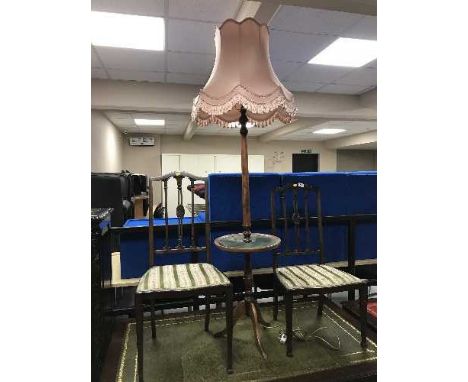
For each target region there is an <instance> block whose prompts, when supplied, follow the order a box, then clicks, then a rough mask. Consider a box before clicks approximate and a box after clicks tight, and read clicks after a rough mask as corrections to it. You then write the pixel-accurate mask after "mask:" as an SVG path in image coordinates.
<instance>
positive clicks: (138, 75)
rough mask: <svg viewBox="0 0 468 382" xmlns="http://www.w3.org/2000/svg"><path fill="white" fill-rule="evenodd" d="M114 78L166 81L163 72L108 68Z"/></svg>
mask: <svg viewBox="0 0 468 382" xmlns="http://www.w3.org/2000/svg"><path fill="white" fill-rule="evenodd" d="M107 71H108V72H109V75H110V78H111V79H112V80H124V81H148V82H164V73H163V72H142V71H137V70H121V69H107Z"/></svg>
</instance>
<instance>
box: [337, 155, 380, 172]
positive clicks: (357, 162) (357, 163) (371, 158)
mask: <svg viewBox="0 0 468 382" xmlns="http://www.w3.org/2000/svg"><path fill="white" fill-rule="evenodd" d="M336 153H337V170H338V171H357V170H377V150H337V152H336Z"/></svg>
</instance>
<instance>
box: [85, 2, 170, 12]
mask: <svg viewBox="0 0 468 382" xmlns="http://www.w3.org/2000/svg"><path fill="white" fill-rule="evenodd" d="M91 9H92V10H93V11H101V12H114V13H127V14H131V15H140V16H164V0H137V1H129V0H92V1H91Z"/></svg>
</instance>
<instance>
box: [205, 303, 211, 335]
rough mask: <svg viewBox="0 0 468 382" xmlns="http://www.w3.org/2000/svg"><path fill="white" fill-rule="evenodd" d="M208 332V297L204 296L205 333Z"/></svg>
mask: <svg viewBox="0 0 468 382" xmlns="http://www.w3.org/2000/svg"><path fill="white" fill-rule="evenodd" d="M208 330H210V295H209V294H207V295H206V296H205V332H207V331H208Z"/></svg>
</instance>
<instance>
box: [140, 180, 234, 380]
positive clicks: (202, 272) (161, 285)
mask: <svg viewBox="0 0 468 382" xmlns="http://www.w3.org/2000/svg"><path fill="white" fill-rule="evenodd" d="M172 178H174V179H175V180H176V183H177V197H178V205H177V208H176V212H177V225H176V226H169V218H168V215H167V211H168V208H167V192H168V187H167V183H168V181H169V180H170V179H172ZM184 178H187V179H188V180H189V182H190V184H191V186H192V188H193V186H194V183H195V181H201V180H203V181H206V179H204V178H199V177H196V176H194V175H191V174H188V173H185V172H182V173H178V172H177V173H175V172H173V173H169V174H167V175H164V176H162V177H159V178H149V204H150V205H151V206H152V205H153V181H156V182H162V184H163V193H164V201H165V216H164V222H165V224H164V235H161V236H158V237H156V238H155V236H154V220H153V211H152V208H150V210H149V227H148V229H147V232H148V270H147V271H146V272H145V273H144V274H143V276H142V277H141V279H140V281H139V284H138V286H137V289H136V291H135V317H136V329H137V348H138V377H139V381H140V382H142V381H143V310H144V305H143V304H144V303H146V304H148V303H149V305H150V312H151V335H152V338H153V339H156V324H155V304H156V302H158V301H161V300H163V301H164V300H181V299H187V298H193V299H194V300H195V301H198V299H199V296H201V295H203V296H205V304H206V306H205V312H206V313H205V331H207V332H208V330H209V323H210V299H211V297H212V296H224V300H225V302H226V328H227V371H228V373H232V299H233V297H232V295H233V290H232V285H231V283H230V281H229V279H228V278H227V277H226V276H224V274H223V273H221V272H220V271H219V270H218V269H216V268H215V267H214V266H213V265H212V264H211V257H210V245H209V243H210V242H211V239H210V224H209V219H208V218H207V219H206V221H205V223H204V236H205V240H204V243H205V245H200V243H199V241H198V232H197V228H199V227H196V226H195V212H194V211H195V202H194V194H193V192H192V193H191V201H190V205H191V209H190V211H191V216H190V218H189V219H190V224H189V227H186V226H185V227H184V218H185V207H184V200H183V192H182V181H183V179H184ZM205 211H206V212H207V215H208V213H209V208H208V202H207V201H206V207H205ZM185 228H188V229H187V230H186V231H185V232H186V233H188V235H185V236H184V229H185ZM174 229H175V232H174ZM170 230H171V231H172V232H173V233H172V234H171V235H170V233H169V231H170ZM174 233H175V235H174ZM158 244H159V245H158ZM158 246H159V248H158ZM155 248H157V249H155ZM203 252H205V253H206V262H204V263H202V262H199V260H200V259H199V254H200V253H203ZM177 255H189V256H190V262H188V263H185V264H180V263H178V262H177V260H175V262H171V265H156V266H155V265H154V263H155V260H156V262H157V263H159V264H164V262H165V259H164V258H165V257H167V258H171V257H172V258H173V259H177ZM160 259H161V260H160ZM170 260H172V259H170ZM175 263H178V264H177V265H176V264H175ZM196 304H197V303H196V302H195V303H194V305H196Z"/></svg>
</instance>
